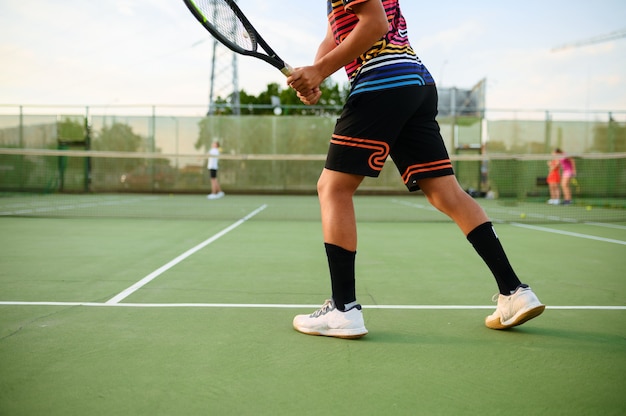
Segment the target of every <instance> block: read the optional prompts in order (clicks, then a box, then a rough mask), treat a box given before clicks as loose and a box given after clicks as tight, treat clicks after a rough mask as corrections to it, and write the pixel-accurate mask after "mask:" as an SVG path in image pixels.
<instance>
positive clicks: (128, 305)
mask: <svg viewBox="0 0 626 416" xmlns="http://www.w3.org/2000/svg"><path fill="white" fill-rule="evenodd" d="M0 306H86V307H108V308H111V307H115V308H224V309H253V308H263V309H319V307H320V305H319V304H318V305H297V304H293V305H292V304H275V303H108V302H106V303H98V302H19V301H18V302H11V301H0ZM494 308H495V305H363V309H392V310H477V309H494ZM546 309H555V310H556V309H559V310H596V311H626V306H595V305H571V306H549V305H548V306H546Z"/></svg>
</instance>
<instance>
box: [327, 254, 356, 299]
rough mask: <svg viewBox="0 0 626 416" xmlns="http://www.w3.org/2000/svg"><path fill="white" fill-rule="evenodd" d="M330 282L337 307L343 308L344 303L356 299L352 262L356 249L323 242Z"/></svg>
mask: <svg viewBox="0 0 626 416" xmlns="http://www.w3.org/2000/svg"><path fill="white" fill-rule="evenodd" d="M324 246H325V247H326V256H327V257H328V268H329V269H330V282H331V287H332V290H333V300H334V301H335V305H336V306H337V309H339V310H341V311H343V310H345V305H346V304H347V303H350V302H354V301H355V300H356V290H355V279H354V262H355V259H356V251H348V250H346V249H344V248H341V247H339V246H336V245H334V244H328V243H324Z"/></svg>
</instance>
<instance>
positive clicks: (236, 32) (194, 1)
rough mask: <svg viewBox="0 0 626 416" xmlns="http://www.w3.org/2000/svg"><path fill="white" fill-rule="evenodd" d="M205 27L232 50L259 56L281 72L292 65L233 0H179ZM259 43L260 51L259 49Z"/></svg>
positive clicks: (287, 69) (290, 71)
mask: <svg viewBox="0 0 626 416" xmlns="http://www.w3.org/2000/svg"><path fill="white" fill-rule="evenodd" d="M183 1H184V2H185V4H186V5H187V7H188V8H189V10H190V11H191V14H193V15H194V16H195V17H196V19H198V21H199V22H200V23H201V24H202V26H204V27H205V29H206V30H208V31H209V33H211V35H213V37H215V39H217V40H218V41H220V42H221V43H222V44H224V46H226V47H228V48H229V49H231V50H232V51H233V52H236V53H239V54H241V55H247V56H252V57H255V58H258V59H262V60H264V61H265V62H267V63H268V64H270V65H272V66H274V67H276V68H278V69H279V70H280V72H282V73H283V74H284V75H285V76H289V75H291V73H292V72H293V68H292V67H291V66H289V65H288V64H286V63H285V61H283V60H282V59H280V58H279V57H278V55H276V52H274V51H273V50H272V48H270V47H269V45H268V44H267V42H265V40H263V38H262V37H261V35H259V32H257V31H256V29H255V28H254V27H253V26H252V24H251V23H250V21H249V20H248V19H247V18H246V16H245V15H244V14H243V12H242V11H241V9H239V7H238V6H237V4H236V3H235V1H234V0H183ZM259 46H261V48H262V49H263V51H264V52H265V53H264V52H259V50H258V47H259Z"/></svg>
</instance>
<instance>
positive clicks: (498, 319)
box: [485, 285, 546, 329]
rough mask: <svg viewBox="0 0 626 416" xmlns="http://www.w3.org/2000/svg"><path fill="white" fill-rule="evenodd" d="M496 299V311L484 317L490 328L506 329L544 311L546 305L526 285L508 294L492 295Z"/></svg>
mask: <svg viewBox="0 0 626 416" xmlns="http://www.w3.org/2000/svg"><path fill="white" fill-rule="evenodd" d="M493 300H494V302H495V301H496V300H497V301H498V306H497V308H496V311H495V312H494V313H493V314H491V315H489V316H488V317H487V318H485V325H486V326H487V327H488V328H491V329H507V328H511V327H514V326H517V325H521V324H523V323H524V322H526V321H528V320H530V319H533V318H535V317H537V316H539V315H541V313H542V312H543V311H544V309H545V308H546V305H544V304H542V303H541V302H539V299H538V298H537V296H536V295H535V294H534V293H533V291H532V290H531V289H530V288H529V287H528V286H525V285H524V286H520V287H518V288H517V290H516V291H515V293H513V294H512V295H509V296H504V295H502V294H499V293H498V294H497V295H494V297H493Z"/></svg>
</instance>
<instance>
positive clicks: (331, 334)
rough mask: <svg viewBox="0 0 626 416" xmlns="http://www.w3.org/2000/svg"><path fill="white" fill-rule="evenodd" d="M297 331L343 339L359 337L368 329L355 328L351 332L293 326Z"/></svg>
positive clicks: (365, 333)
mask: <svg viewBox="0 0 626 416" xmlns="http://www.w3.org/2000/svg"><path fill="white" fill-rule="evenodd" d="M293 328H294V329H295V330H296V331H298V332H300V333H303V334H306V335H317V336H322V337H333V338H341V339H359V338H361V337H364V336H365V335H367V333H368V332H367V329H365V328H362V329H354V330H351V331H349V332H346V330H340V329H329V330H328V331H309V330H306V329H302V328H298V327H296V326H294V327H293Z"/></svg>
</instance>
